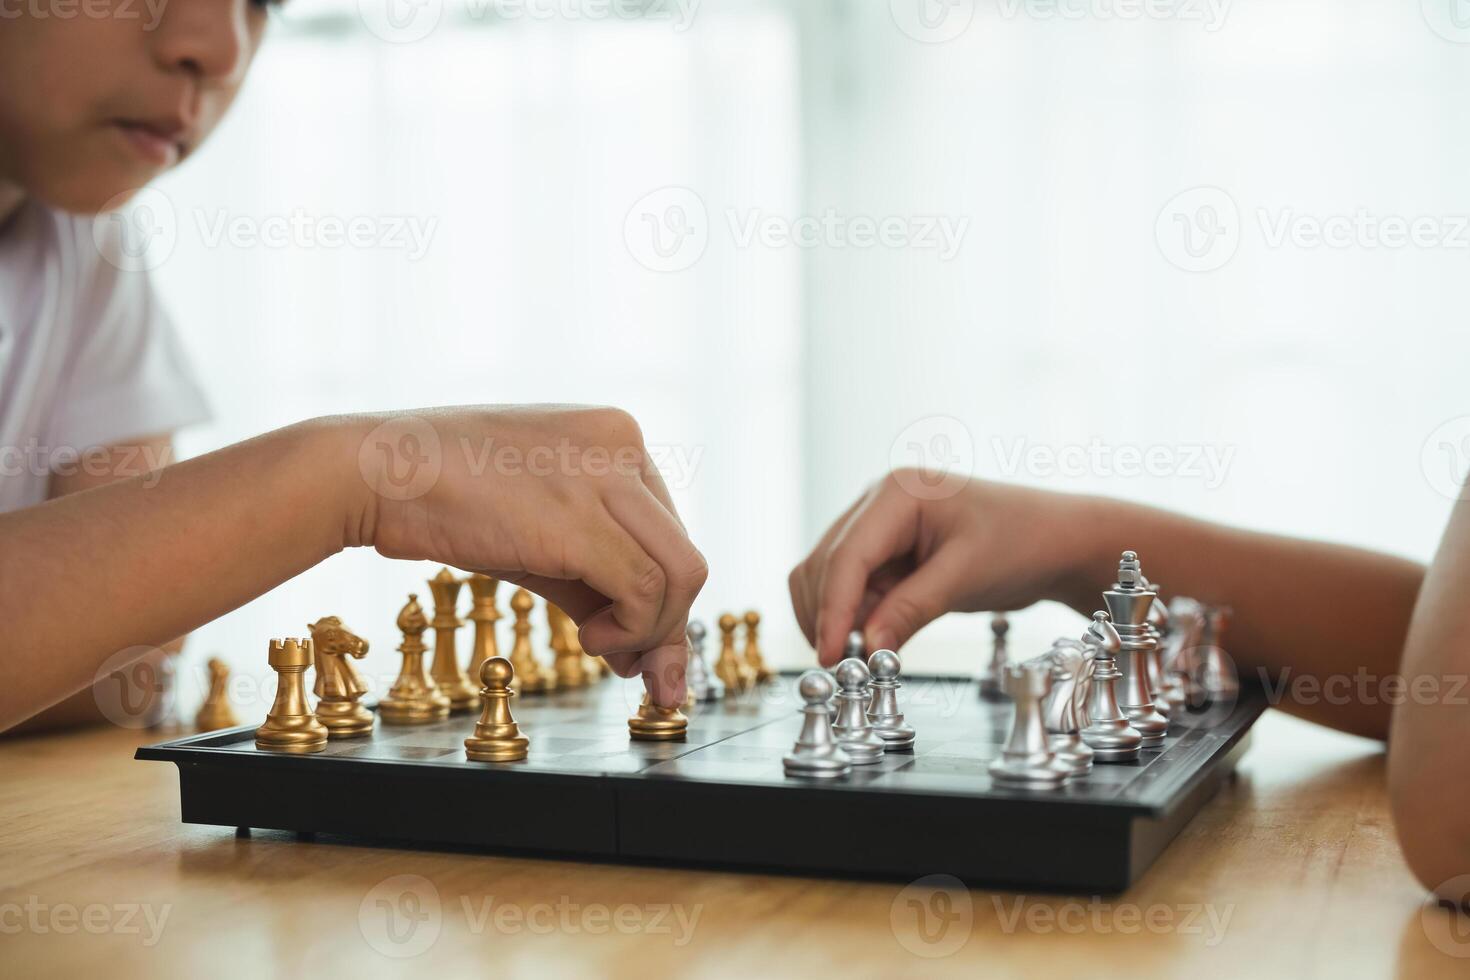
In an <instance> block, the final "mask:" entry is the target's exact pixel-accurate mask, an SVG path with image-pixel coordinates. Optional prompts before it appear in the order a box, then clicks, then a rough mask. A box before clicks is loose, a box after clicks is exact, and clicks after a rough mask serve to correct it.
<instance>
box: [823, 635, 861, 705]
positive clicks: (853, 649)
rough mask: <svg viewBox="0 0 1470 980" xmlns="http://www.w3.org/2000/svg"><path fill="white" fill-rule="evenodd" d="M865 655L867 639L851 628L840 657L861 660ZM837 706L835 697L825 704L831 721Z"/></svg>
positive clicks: (834, 677)
mask: <svg viewBox="0 0 1470 980" xmlns="http://www.w3.org/2000/svg"><path fill="white" fill-rule="evenodd" d="M867 655H868V654H867V641H866V640H864V639H863V631H862V630H853V631H852V632H851V633H848V634H847V642H846V643H844V644H843V645H842V659H843V660H863V659H865V658H866V657H867ZM838 663H841V661H838ZM836 669H837V668H835V667H834V668H833V671H834V673H833V675H832V676H833V681H834V683H835V682H836V677H837V675H836V673H835V671H836ZM839 686H840V685H839ZM838 707H839V704H838V701H837V699H836V698H833V699H832V701H831V702H829V703H828V705H827V714H828V715H830V716H831V717H832V721H833V722H836V721H837V709H838Z"/></svg>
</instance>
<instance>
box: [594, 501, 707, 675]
mask: <svg viewBox="0 0 1470 980" xmlns="http://www.w3.org/2000/svg"><path fill="white" fill-rule="evenodd" d="M604 503H605V504H606V506H607V509H608V513H609V514H610V515H611V516H612V518H613V520H615V521H617V522H618V524H619V525H620V526H621V527H622V528H623V530H624V531H625V532H626V533H627V534H628V535H629V536H630V537H631V538H632V539H633V540H634V541H636V542H637V543H638V545H639V547H640V548H642V549H643V550H644V551H645V552H646V553H647V554H648V555H649V556H650V557H651V558H652V559H653V560H654V561H655V562H656V563H657V565H658V573H659V574H658V576H657V578H656V579H652V580H648V581H645V582H642V583H638V585H639V586H640V588H641V589H642V590H643V593H642V595H641V596H640V598H641V599H643V600H645V601H647V602H648V603H649V605H650V607H651V606H652V603H653V600H654V598H655V595H654V593H655V591H657V592H658V593H659V594H658V595H657V608H656V610H655V614H654V620H653V622H652V623H650V624H648V625H647V626H645V627H644V628H643V629H642V631H638V630H634V629H631V628H629V625H630V624H628V623H626V622H625V621H624V620H623V619H622V617H621V616H620V615H619V608H618V605H617V603H616V601H614V604H613V607H612V610H611V615H607V616H603V615H597V616H593V617H592V618H591V619H590V620H589V621H588V622H587V623H586V625H584V626H583V627H582V630H583V634H584V644H585V643H587V642H588V641H589V639H590V642H592V643H593V644H596V645H598V648H599V649H603V650H607V651H614V650H635V651H643V650H647V649H651V648H652V647H653V646H655V645H656V644H657V642H658V641H661V640H663V639H664V638H665V637H670V636H681V635H682V632H679V631H682V629H683V627H682V625H681V624H683V623H686V622H687V621H688V619H689V608H690V607H691V606H692V605H693V604H694V599H695V597H696V596H698V595H699V590H700V589H702V588H704V583H705V579H706V578H707V577H708V574H709V570H708V566H706V564H705V561H704V556H703V555H701V554H700V553H699V549H698V548H696V547H694V543H693V542H692V541H690V540H689V537H688V535H686V534H685V533H684V528H683V525H681V524H680V523H679V521H678V518H677V517H675V516H674V514H673V513H672V512H670V511H669V510H667V509H666V508H665V507H664V506H663V505H662V504H661V503H660V502H659V501H658V499H657V498H656V497H654V496H653V494H652V493H651V492H649V491H648V490H647V489H646V488H645V487H642V486H639V487H638V488H637V489H636V491H634V492H631V493H613V494H610V495H609V496H608V497H607V499H606V500H605V501H604ZM640 625H641V624H640ZM588 649H592V647H588Z"/></svg>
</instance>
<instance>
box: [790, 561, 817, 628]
mask: <svg viewBox="0 0 1470 980" xmlns="http://www.w3.org/2000/svg"><path fill="white" fill-rule="evenodd" d="M807 581H808V579H807V571H806V566H805V565H804V564H802V565H797V566H796V567H795V568H793V569H792V570H791V575H790V577H788V578H787V579H786V587H787V588H788V589H789V590H790V592H791V611H792V612H794V613H795V614H796V625H797V626H798V627H799V628H800V629H801V635H802V636H805V637H806V641H807V642H808V643H810V644H811V645H812V646H814V647H815V646H816V645H817V611H816V609H815V608H813V606H812V601H811V593H810V590H809V589H808V587H807Z"/></svg>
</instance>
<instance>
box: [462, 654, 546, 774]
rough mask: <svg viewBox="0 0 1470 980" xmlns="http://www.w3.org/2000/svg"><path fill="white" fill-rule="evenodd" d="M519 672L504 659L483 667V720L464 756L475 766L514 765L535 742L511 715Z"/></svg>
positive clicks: (481, 714) (477, 725)
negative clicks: (513, 685)
mask: <svg viewBox="0 0 1470 980" xmlns="http://www.w3.org/2000/svg"><path fill="white" fill-rule="evenodd" d="M514 679H515V668H514V667H512V666H511V665H510V661H509V660H506V659H505V658H504V657H491V658H490V659H489V660H487V661H485V662H484V663H483V664H481V665H480V683H481V684H484V685H485V686H484V688H483V689H481V691H480V703H481V705H483V707H482V709H481V711H480V720H479V722H478V723H477V724H476V725H475V734H473V735H471V736H470V737H469V738H467V739H465V740H464V754H465V755H466V756H468V757H469V758H470V759H472V760H474V761H475V762H514V761H516V760H517V759H524V758H525V757H526V751H527V749H528V748H530V745H531V741H530V739H528V738H526V736H524V735H522V734H521V726H519V725H517V724H516V720H515V719H514V718H512V717H511V714H510V699H511V698H513V697H515V696H516V692H514V691H512V690H511V689H510V682H511V681H512V680H514Z"/></svg>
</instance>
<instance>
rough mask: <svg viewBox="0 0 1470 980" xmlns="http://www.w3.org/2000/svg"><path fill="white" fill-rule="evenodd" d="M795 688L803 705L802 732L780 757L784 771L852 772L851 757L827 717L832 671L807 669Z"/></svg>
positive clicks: (826, 775) (831, 775)
mask: <svg viewBox="0 0 1470 980" xmlns="http://www.w3.org/2000/svg"><path fill="white" fill-rule="evenodd" d="M796 692H797V694H799V695H800V696H801V700H802V702H803V704H804V705H805V707H803V708H802V709H801V713H802V721H801V735H800V736H799V737H798V738H797V739H796V745H794V746H793V747H792V749H791V751H790V752H788V753H787V754H786V756H785V757H784V758H783V759H782V760H781V762H782V765H783V766H784V767H785V769H786V775H788V776H801V777H805V778H808V779H837V778H840V777H842V776H846V775H848V774H849V773H851V772H852V759H850V758H849V757H848V755H847V753H846V752H844V751H843V750H842V747H841V746H839V745H838V744H837V738H836V736H835V735H833V733H832V719H831V718H829V717H827V702H828V701H829V700H830V699H831V697H832V675H831V674H829V673H827V672H826V671H825V670H809V671H807V672H806V673H804V674H802V675H801V680H799V681H797V683H796Z"/></svg>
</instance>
